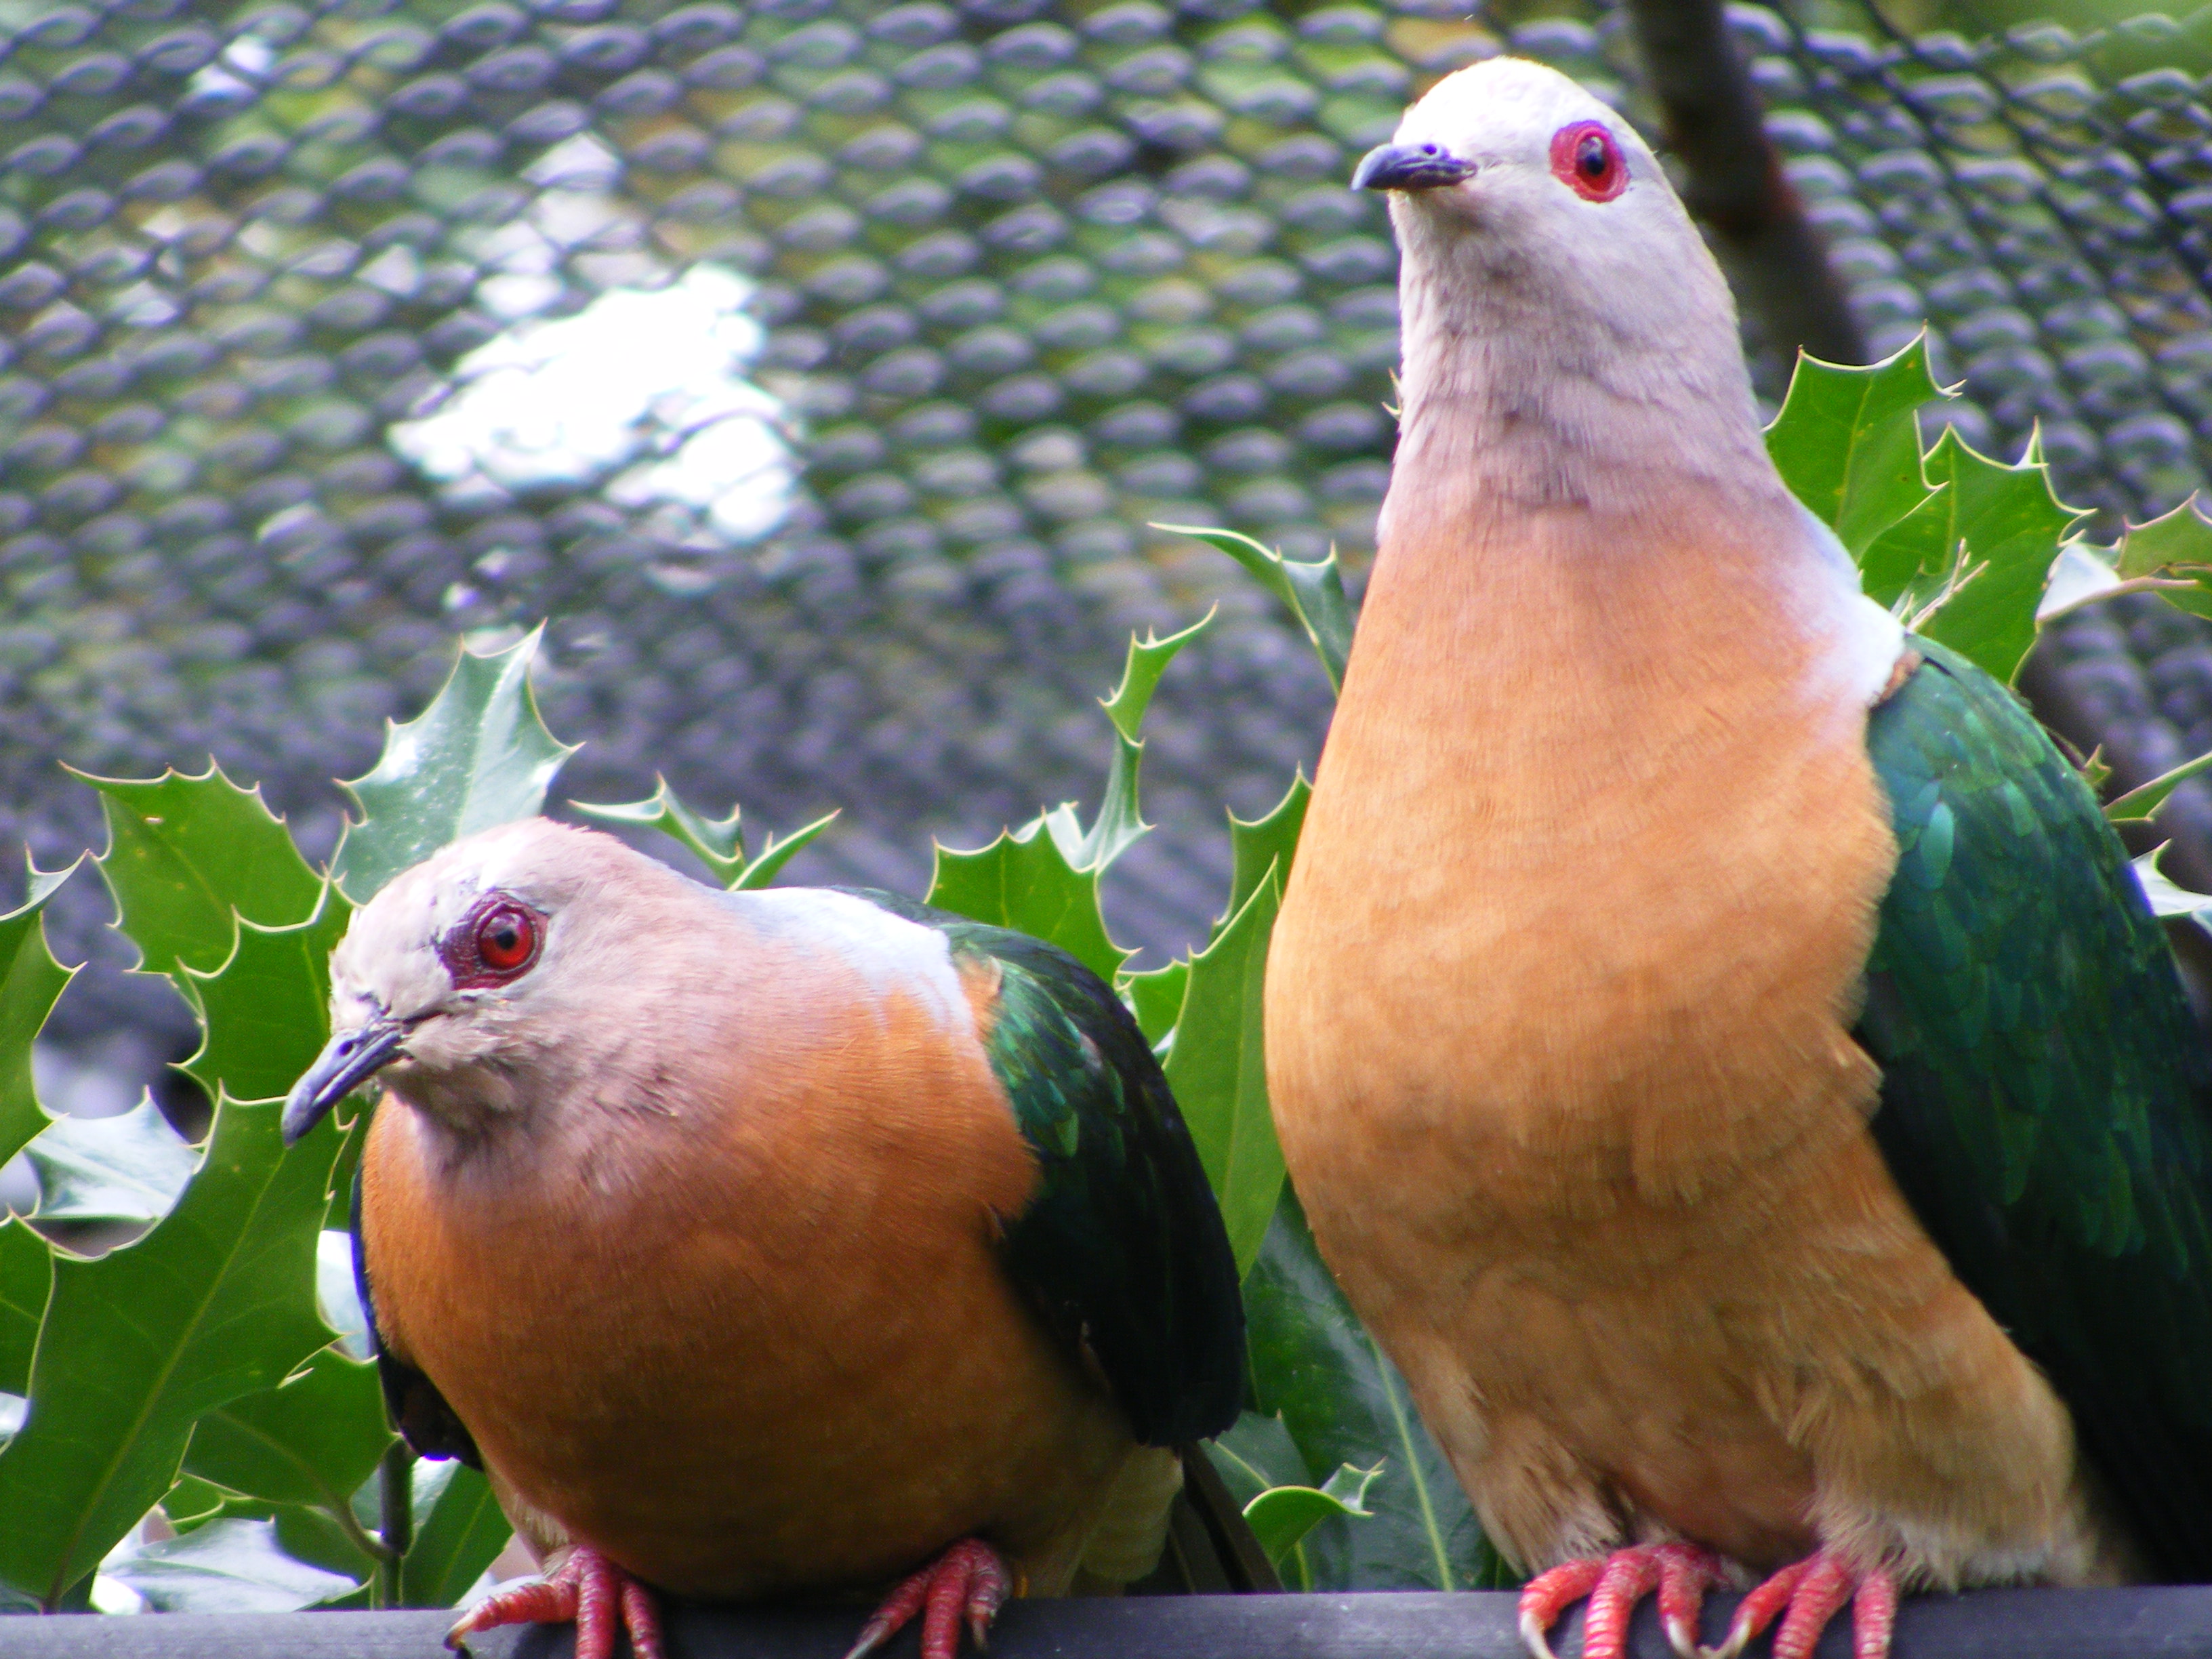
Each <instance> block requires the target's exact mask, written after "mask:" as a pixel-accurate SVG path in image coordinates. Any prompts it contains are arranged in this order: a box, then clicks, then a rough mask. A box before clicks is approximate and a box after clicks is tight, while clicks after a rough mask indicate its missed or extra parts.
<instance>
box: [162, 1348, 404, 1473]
mask: <svg viewBox="0 0 2212 1659" xmlns="http://www.w3.org/2000/svg"><path fill="white" fill-rule="evenodd" d="M391 1443H392V1431H391V1430H390V1428H388V1427H387V1426H386V1424H385V1420H384V1391H383V1389H381V1388H380V1386H379V1384H378V1383H377V1380H376V1368H375V1366H374V1365H371V1364H362V1363H361V1362H359V1361H356V1360H352V1359H349V1358H346V1357H345V1356H344V1355H343V1354H341V1353H340V1352H338V1351H337V1349H336V1348H325V1349H324V1350H323V1351H322V1352H320V1353H318V1354H317V1355H315V1356H314V1358H312V1359H311V1360H309V1361H308V1362H307V1365H306V1367H305V1368H304V1369H302V1370H300V1371H299V1372H298V1373H296V1374H295V1375H294V1376H290V1377H288V1378H286V1379H285V1381H284V1382H283V1383H280V1384H278V1385H277V1386H276V1388H273V1389H263V1390H262V1391H261V1392H260V1393H258V1394H249V1395H241V1396H240V1397H239V1398H238V1399H236V1400H234V1401H230V1402H229V1403H228V1405H224V1406H219V1407H216V1409H215V1410H214V1411H211V1412H210V1413H208V1414H207V1415H206V1416H204V1417H203V1418H201V1419H199V1426H198V1427H197V1428H196V1429H194V1430H193V1431H192V1440H191V1449H190V1450H189V1451H188V1452H187V1453H186V1454H185V1474H191V1475H195V1476H197V1477H198V1478H199V1479H201V1480H207V1481H210V1482H212V1483H214V1484H215V1485H216V1486H226V1487H228V1488H229V1489H230V1490H231V1491H233V1492H240V1493H243V1494H245V1495H246V1496H247V1497H250V1498H262V1499H264V1500H265V1501H267V1502H269V1503H272V1504H304V1505H307V1506H309V1507H311V1508H318V1509H325V1510H331V1511H332V1512H337V1511H339V1510H345V1509H346V1508H347V1505H348V1504H350V1503H351V1501H352V1498H353V1494H354V1492H355V1490H356V1488H357V1487H358V1486H360V1485H361V1483H362V1481H364V1480H368V1477H369V1476H370V1475H371V1474H373V1473H374V1471H375V1469H376V1465H377V1460H378V1459H380V1457H382V1456H383V1455H384V1452H385V1449H386V1447H387V1446H389V1445H391Z"/></svg>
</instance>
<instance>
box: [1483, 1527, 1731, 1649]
mask: <svg viewBox="0 0 2212 1659" xmlns="http://www.w3.org/2000/svg"><path fill="white" fill-rule="evenodd" d="M1719 1575H1720V1562H1719V1561H1718V1560H1717V1559H1716V1558H1715V1557H1714V1556H1713V1554H1712V1553H1711V1552H1710V1551H1708V1550H1703V1549H1700V1548H1699V1547H1697V1546H1696V1545H1695V1544H1681V1543H1674V1544H1643V1545H1638V1547H1635V1548H1633V1549H1625V1550H1615V1551H1613V1553H1612V1554H1610V1555H1608V1556H1607V1557H1605V1558H1604V1559H1602V1560H1583V1561H1568V1562H1565V1563H1563V1564H1562V1565H1559V1566H1556V1567H1553V1569H1552V1570H1551V1571H1549V1572H1542V1573H1539V1574H1537V1576H1536V1577H1534V1578H1532V1579H1530V1580H1529V1581H1528V1583H1526V1584H1524V1585H1523V1586H1522V1589H1521V1639H1522V1642H1524V1643H1526V1644H1528V1651H1529V1652H1530V1653H1531V1654H1532V1655H1534V1659H1553V1653H1552V1644H1551V1642H1550V1641H1549V1639H1548V1637H1549V1632H1550V1631H1551V1628H1552V1626H1553V1625H1555V1624H1557V1623H1558V1622H1559V1615H1560V1614H1561V1613H1565V1611H1566V1610H1567V1608H1568V1607H1571V1606H1572V1605H1573V1604H1574V1603H1575V1602H1577V1601H1580V1600H1581V1599H1582V1598H1583V1596H1585V1595H1587V1596H1588V1597H1589V1612H1588V1613H1587V1614H1586V1615H1585V1616H1584V1618H1583V1659H1626V1654H1627V1651H1628V1621H1629V1618H1630V1616H1631V1615H1632V1614H1633V1613H1635V1611H1636V1604H1637V1603H1638V1601H1642V1600H1643V1599H1644V1597H1645V1596H1647V1595H1650V1593H1651V1592H1652V1590H1653V1589H1655V1588H1656V1589H1657V1590H1658V1592H1659V1620H1660V1623H1661V1624H1662V1625H1663V1626H1665V1627H1666V1632H1667V1641H1668V1645H1670V1646H1671V1647H1673V1649H1674V1651H1675V1652H1676V1653H1678V1654H1680V1655H1681V1656H1682V1659H1694V1656H1695V1655H1696V1654H1697V1653H1698V1651H1699V1649H1698V1612H1699V1608H1701V1607H1703V1606H1704V1605H1705V1590H1706V1589H1707V1587H1709V1586H1710V1585H1711V1583H1713V1581H1714V1580H1715V1579H1716V1578H1717V1577H1719Z"/></svg>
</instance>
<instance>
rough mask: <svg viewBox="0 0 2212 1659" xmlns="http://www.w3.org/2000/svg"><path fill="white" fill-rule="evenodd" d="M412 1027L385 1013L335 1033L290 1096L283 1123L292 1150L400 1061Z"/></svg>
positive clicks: (285, 1106) (285, 1103) (285, 1104)
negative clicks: (339, 1106) (347, 1100)
mask: <svg viewBox="0 0 2212 1659" xmlns="http://www.w3.org/2000/svg"><path fill="white" fill-rule="evenodd" d="M406 1036H407V1032H406V1028H405V1027H404V1026H403V1025H401V1024H399V1022H398V1021H397V1020H395V1019H392V1018H390V1017H389V1016H386V1015H380V1016H378V1017H377V1018H374V1019H371V1020H369V1021H368V1023H367V1024H363V1025H361V1026H358V1027H356V1028H355V1029H354V1030H350V1031H334V1032H332V1033H331V1040H330V1041H329V1042H327V1043H325V1045H324V1046H323V1052H322V1053H321V1054H318V1055H316V1056H315V1061H314V1064H313V1065H312V1066H308V1067H307V1070H306V1071H305V1072H303V1073H301V1075H300V1080H299V1081H298V1082H297V1083H295V1084H294V1085H292V1092H291V1093H290V1094H289V1095H287V1096H286V1097H284V1115H283V1119H282V1120H281V1122H280V1125H279V1127H280V1128H281V1129H282V1132H283V1137H284V1144H285V1145H286V1146H293V1145H295V1144H296V1143H297V1142H298V1141H299V1139H300V1138H301V1136H303V1135H305V1134H306V1133H307V1132H308V1131H309V1130H310V1129H312V1128H313V1127H315V1125H317V1124H318V1123H319V1122H321V1121H323V1119H324V1118H325V1117H327V1116H328V1115H330V1112H331V1108H332V1107H334V1106H336V1105H337V1103H338V1102H340V1101H341V1100H343V1099H344V1098H345V1097H347V1096H348V1095H349V1094H351V1093H352V1092H353V1091H355V1090H356V1089H357V1088H359V1087H360V1086H361V1085H362V1084H364V1083H366V1082H368V1080H369V1079H370V1078H372V1077H374V1076H375V1075H376V1073H379V1072H380V1071H382V1070H383V1069H384V1068H385V1067H386V1066H388V1065H390V1064H391V1063H392V1061H393V1060H397V1059H398V1058H399V1057H400V1045H401V1044H402V1043H403V1042H404V1041H405V1039H406Z"/></svg>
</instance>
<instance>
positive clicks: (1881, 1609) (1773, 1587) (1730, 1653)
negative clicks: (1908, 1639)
mask: <svg viewBox="0 0 2212 1659" xmlns="http://www.w3.org/2000/svg"><path fill="white" fill-rule="evenodd" d="M1846 1602H1849V1603H1850V1607H1851V1659H1889V1638H1890V1632H1892V1631H1893V1630H1895V1629H1896V1627H1897V1580H1896V1579H1895V1578H1893V1577H1891V1576H1890V1574H1889V1573H1888V1572H1887V1571H1884V1570H1882V1569H1881V1568H1879V1567H1877V1568H1875V1569H1874V1570H1873V1571H1864V1570H1862V1569H1860V1568H1857V1567H1854V1566H1851V1565H1849V1564H1848V1563H1847V1562H1845V1561H1844V1559H1842V1558H1841V1557H1840V1556H1837V1555H1832V1554H1830V1553H1828V1552H1827V1551H1826V1550H1825V1549H1823V1550H1820V1551H1818V1552H1816V1553H1814V1554H1812V1555H1809V1556H1808V1557H1806V1558H1805V1559H1803V1560H1802V1561H1798V1562H1794V1563H1792V1564H1791V1565H1789V1566H1786V1567H1784V1568H1783V1569H1782V1571H1779V1572H1778V1573H1776V1574H1775V1575H1774V1576H1773V1577H1771V1578H1770V1579H1768V1580H1767V1581H1766V1582H1765V1583H1763V1584H1761V1585H1760V1586H1759V1588H1758V1589H1755V1590H1753V1591H1752V1593H1751V1594H1750V1595H1747V1596H1745V1597H1744V1598H1743V1601H1742V1603H1741V1605H1740V1606H1739V1607H1737V1608H1736V1610H1735V1619H1734V1620H1731V1621H1730V1622H1729V1632H1728V1639H1727V1640H1726V1641H1724V1642H1723V1643H1722V1644H1720V1646H1718V1647H1717V1648H1708V1649H1705V1650H1703V1652H1704V1653H1705V1659H1736V1656H1737V1655H1738V1654H1740V1653H1741V1652H1742V1651H1743V1650H1744V1645H1745V1644H1747V1642H1749V1641H1750V1640H1751V1639H1752V1638H1753V1637H1755V1636H1757V1635H1758V1634H1759V1632H1761V1631H1763V1630H1765V1628H1766V1627H1767V1626H1769V1625H1771V1624H1772V1623H1773V1622H1774V1618H1775V1615H1776V1614H1777V1613H1780V1614H1781V1615H1782V1628H1781V1629H1780V1630H1778V1631H1777V1632H1774V1659H1813V1650H1814V1647H1816V1646H1817V1645H1818V1644H1819V1643H1820V1632H1822V1631H1824V1630H1826V1629H1827V1627H1828V1620H1831V1619H1832V1618H1834V1617H1835V1616H1836V1614H1837V1613H1840V1612H1841V1611H1843V1608H1844V1604H1845V1603H1846ZM1785 1609H1786V1611H1785Z"/></svg>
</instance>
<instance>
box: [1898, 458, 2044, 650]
mask: <svg viewBox="0 0 2212 1659" xmlns="http://www.w3.org/2000/svg"><path fill="white" fill-rule="evenodd" d="M1927 470H1928V476H1929V477H1930V478H1931V479H1933V480H1935V481H1936V483H1939V484H1941V485H1942V489H1940V490H1939V491H1938V492H1937V493H1936V495H1932V496H1930V497H1929V500H1928V501H1926V502H1925V503H1923V506H1922V507H1920V508H1919V509H1918V510H1917V511H1916V512H1915V513H1912V514H1911V516H1910V517H1909V518H1907V519H1906V520H1904V521H1903V522H1902V523H1900V524H1899V525H1898V526H1895V528H1894V529H1893V530H1892V531H1891V532H1890V533H1889V534H1887V536H1885V537H1883V538H1882V540H1881V544H1880V545H1879V546H1878V547H1877V548H1876V549H1875V553H1874V554H1871V555H1869V558H1868V561H1867V575H1868V589H1869V592H1871V593H1873V594H1874V596H1875V598H1876V599H1880V600H1881V602H1882V603H1884V604H1893V603H1895V604H1898V605H1899V610H1900V611H1901V612H1904V613H1905V615H1906V617H1907V620H1908V621H1909V622H1910V623H1911V625H1912V626H1913V627H1914V628H1915V629H1917V630H1918V631H1919V632H1921V633H1923V634H1925V635H1927V636H1928V637H1929V638H1930V639H1932V640H1936V641H1941V642H1942V644H1945V645H1948V646H1949V647H1951V648H1952V649H1953V650H1954V651H1957V652H1959V653H1961V654H1962V655H1965V656H1966V657H1968V658H1971V659H1972V660H1973V662H1974V663H1975V664H1976V665H1978V667H1980V668H1982V669H1984V670H1985V671H1988V672H1989V673H1990V674H1993V675H1995V676H1996V678H1998V679H2001V680H2006V681H2009V680H2010V679H2011V678H2013V676H2014V675H2015V673H2017V672H2018V671H2019V669H2020V665H2021V660H2022V659H2024V658H2026V656H2027V649H2028V647H2030V646H2031V645H2033V644H2034V643H2035V629H2036V612H2037V611H2038V609H2039V606H2040V605H2041V603H2042V599H2043V593H2044V589H2045V586H2046V585H2047V584H2048V583H2049V582H2050V580H2051V571H2052V568H2053V567H2054V566H2055V565H2056V564H2057V561H2058V556H2059V545H2060V543H2061V541H2062V539H2063V538H2064V536H2065V535H2066V532H2068V531H2069V529H2070V528H2071V527H2072V526H2073V525H2074V522H2075V520H2076V519H2077V518H2079V517H2080V514H2079V513H2076V512H2075V510H2074V509H2073V508H2071V507H2066V506H2064V505H2063V504H2062V503H2061V502H2060V501H2059V500H2058V499H2057V496H2056V495H2053V494H2052V493H2051V475H2050V469H2049V468H2048V467H2047V466H2046V465H2045V464H2044V460H2043V458H2042V455H2041V453H2039V451H2038V449H2037V448H2036V447H2035V446H2034V445H2033V444H2030V446H2029V447H2028V449H2027V453H2025V454H2023V455H2022V456H2021V459H2020V460H2019V462H2018V463H2016V464H2015V465H2011V466H2007V465H2004V464H2003V463H2002V462H2000V461H1993V460H1991V459H1989V457H1987V456H1986V455H1980V454H1977V453H1975V452H1974V451H1973V450H1972V449H1970V448H1968V447H1967V446H1966V443H1965V442H1964V441H1961V440H1960V436H1959V433H1958V428H1955V427H1946V428H1944V431H1943V435H1942V437H1941V438H1940V439H1938V440H1937V441H1936V447H1934V448H1933V449H1931V450H1929V452H1928V457H1927ZM1878 557H1879V558H1882V559H1887V561H1888V562H1889V563H1890V564H1892V565H1893V566H1894V567H1895V568H1898V569H1903V568H1904V567H1905V564H1906V563H1908V562H1910V563H1911V567H1912V568H1911V569H1910V570H1909V571H1906V572H1905V575H1904V579H1903V581H1902V582H1901V584H1899V586H1898V588H1897V590H1896V591H1895V592H1890V591H1888V590H1887V587H1886V586H1881V585H1879V584H1877V583H1876V582H1875V580H1874V574H1873V573H1874V569H1875V564H1876V562H1877V558H1878Z"/></svg>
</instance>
